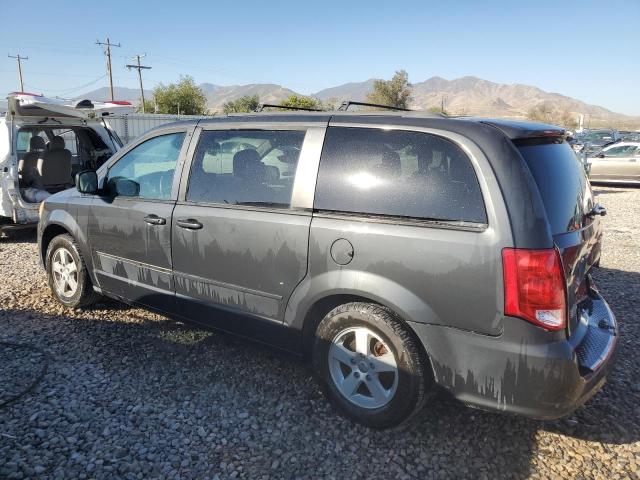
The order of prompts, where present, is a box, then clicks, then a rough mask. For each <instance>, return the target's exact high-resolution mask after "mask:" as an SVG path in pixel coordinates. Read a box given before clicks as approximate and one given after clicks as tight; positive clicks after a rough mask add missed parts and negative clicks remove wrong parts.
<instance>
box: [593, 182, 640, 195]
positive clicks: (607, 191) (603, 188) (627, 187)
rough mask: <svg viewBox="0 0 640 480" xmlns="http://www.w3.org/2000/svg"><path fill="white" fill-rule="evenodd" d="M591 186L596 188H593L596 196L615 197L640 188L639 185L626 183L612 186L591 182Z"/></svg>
mask: <svg viewBox="0 0 640 480" xmlns="http://www.w3.org/2000/svg"><path fill="white" fill-rule="evenodd" d="M591 185H592V186H593V187H594V188H592V190H593V193H594V195H614V194H616V193H625V192H630V191H632V190H633V189H637V188H638V185H634V184H625V183H622V184H618V185H611V184H602V183H597V182H596V183H594V182H591ZM598 187H599V188H598Z"/></svg>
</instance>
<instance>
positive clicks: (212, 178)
mask: <svg viewBox="0 0 640 480" xmlns="http://www.w3.org/2000/svg"><path fill="white" fill-rule="evenodd" d="M296 133H297V132H296ZM298 137H299V138H298ZM218 140H222V141H218ZM301 140H302V136H299V135H293V136H292V137H291V138H289V137H288V136H287V135H286V134H282V136H281V137H279V136H274V137H272V138H266V139H263V138H259V136H257V135H256V138H239V137H235V138H233V137H232V138H228V139H227V138H204V139H203V140H202V141H201V143H200V144H199V146H198V149H197V151H196V154H195V157H194V163H193V167H192V171H191V176H190V183H189V191H188V197H189V199H190V200H193V201H204V202H214V203H231V204H253V203H256V204H257V203H259V204H268V205H271V206H278V205H281V206H283V207H284V206H288V205H289V202H290V197H291V192H292V190H293V180H294V175H295V170H296V166H297V162H298V157H299V155H300V144H301ZM258 199H259V201H256V200H258Z"/></svg>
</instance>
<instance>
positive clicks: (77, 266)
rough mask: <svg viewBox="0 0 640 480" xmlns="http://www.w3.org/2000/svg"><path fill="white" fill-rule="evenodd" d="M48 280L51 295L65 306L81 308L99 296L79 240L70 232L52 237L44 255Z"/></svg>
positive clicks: (92, 302)
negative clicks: (78, 242) (79, 245)
mask: <svg viewBox="0 0 640 480" xmlns="http://www.w3.org/2000/svg"><path fill="white" fill-rule="evenodd" d="M45 258H46V263H45V268H46V271H47V280H48V283H49V288H50V289H51V293H52V294H53V297H54V298H55V299H56V300H57V301H58V302H60V303H61V304H62V305H64V306H65V307H69V308H84V307H88V306H90V305H93V304H94V303H96V302H97V301H98V300H99V299H100V298H101V297H100V295H99V294H97V293H96V292H95V291H94V290H93V284H92V283H91V278H90V277H89V272H88V270H87V265H86V263H85V262H84V259H83V258H82V254H81V253H80V249H79V248H78V244H77V243H76V241H75V240H74V238H73V237H72V236H71V235H69V234H62V235H58V236H57V237H54V238H53V240H51V242H50V243H49V246H48V247H47V254H46V256H45Z"/></svg>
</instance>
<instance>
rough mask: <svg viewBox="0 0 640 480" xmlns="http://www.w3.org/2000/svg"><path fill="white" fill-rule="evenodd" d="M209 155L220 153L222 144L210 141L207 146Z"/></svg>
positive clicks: (206, 151) (206, 150) (206, 149)
mask: <svg viewBox="0 0 640 480" xmlns="http://www.w3.org/2000/svg"><path fill="white" fill-rule="evenodd" d="M205 153H206V154H207V155H211V156H216V155H218V154H219V153H220V144H219V143H218V142H211V143H208V144H207V145H206V147H205Z"/></svg>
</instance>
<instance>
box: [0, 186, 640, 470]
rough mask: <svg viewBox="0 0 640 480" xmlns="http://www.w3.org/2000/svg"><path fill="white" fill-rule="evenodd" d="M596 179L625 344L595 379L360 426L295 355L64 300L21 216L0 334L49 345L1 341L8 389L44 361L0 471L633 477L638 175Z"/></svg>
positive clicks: (5, 248) (637, 451)
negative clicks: (584, 388)
mask: <svg viewBox="0 0 640 480" xmlns="http://www.w3.org/2000/svg"><path fill="white" fill-rule="evenodd" d="M594 190H595V191H596V193H597V195H598V201H599V202H601V203H602V204H604V205H605V206H606V207H607V208H608V210H609V214H608V215H607V216H606V217H605V218H604V222H605V224H606V234H605V240H604V251H603V257H602V264H601V268H600V269H598V270H597V271H596V272H595V274H594V277H595V280H596V283H597V286H598V288H599V289H600V290H601V292H602V293H603V294H604V296H605V297H606V298H607V300H608V301H609V302H610V304H611V306H612V309H613V311H614V313H615V314H616V316H617V318H618V321H619V323H620V326H621V331H622V336H621V340H620V342H621V343H620V351H619V355H618V358H617V363H616V365H615V368H614V370H613V372H612V373H611V375H610V376H609V381H608V383H607V384H606V385H605V386H604V388H603V390H602V391H601V392H599V393H598V394H597V395H596V396H595V397H594V398H592V399H591V400H590V401H589V402H588V403H587V404H586V405H585V406H584V407H581V408H579V409H578V410H577V411H576V412H575V413H574V414H572V415H571V416H569V417H567V418H564V419H561V420H557V421H548V422H539V421H533V420H528V419H524V418H519V417H514V416H506V415H500V414H494V413H485V412H481V411H478V410H471V409H467V408H464V407H462V406H460V405H457V404H455V403H453V402H451V401H449V400H448V399H446V398H445V397H444V396H440V397H439V398H436V399H435V401H434V402H433V403H431V404H430V405H429V406H428V408H426V409H425V411H424V412H423V413H422V414H420V415H419V416H418V417H417V418H415V419H414V421H413V422H412V424H411V425H409V426H407V427H403V428H399V429H395V430H390V431H389V430H388V431H376V430H369V429H366V428H364V427H361V426H359V425H355V424H353V423H351V422H350V421H349V420H346V419H344V418H343V417H341V416H339V415H338V414H337V413H335V412H334V411H333V410H332V409H331V407H330V406H329V405H328V403H327V401H326V400H325V399H324V398H323V397H322V395H321V393H320V391H319V389H318V387H317V386H316V384H315V382H314V380H313V378H312V376H311V374H310V372H309V369H308V367H307V366H306V365H305V364H304V363H303V362H302V361H301V360H299V359H298V358H296V357H294V356H291V355H288V354H285V353H281V352H279V351H276V350H273V349H270V348H267V347H262V346H259V345H256V344H253V343H250V342H247V341H244V340H240V339H236V338H233V337H231V336H228V335H224V334H220V333H214V332H210V331H205V330H202V329H198V328H195V327H191V326H187V325H184V324H181V323H178V322H175V321H172V320H168V319H166V318H164V317H161V316H159V315H155V314H152V313H149V312H147V311H144V310H140V309H135V308H129V307H125V306H123V305H121V304H118V303H115V302H111V301H106V302H104V303H102V304H100V305H98V306H97V307H95V308H92V309H89V310H85V311H70V310H68V309H65V308H63V307H61V306H60V305H58V304H57V303H56V302H55V301H54V300H53V299H52V297H51V296H50V294H49V290H48V287H47V284H46V280H45V275H44V272H43V271H42V269H41V267H40V266H39V264H38V256H37V252H36V244H35V238H34V234H33V232H23V233H19V232H15V233H14V234H12V236H11V237H10V238H8V239H2V240H0V340H5V341H11V342H20V343H25V344H29V345H33V346H36V347H38V348H39V349H41V350H27V349H23V348H20V347H10V346H4V345H0V403H2V402H3V401H5V400H9V399H10V398H11V396H12V395H13V394H15V393H18V392H19V391H21V390H23V389H24V388H26V387H28V386H29V384H30V383H31V381H32V380H33V379H34V378H36V377H37V376H38V375H39V373H40V372H41V369H42V367H43V365H44V364H45V363H46V364H47V366H48V370H47V372H46V373H45V374H44V377H43V379H42V381H41V382H40V383H39V384H38V385H37V386H36V387H35V388H34V389H33V390H32V391H30V392H29V393H28V394H26V395H25V396H23V397H22V398H20V399H18V400H17V401H15V402H14V403H13V404H10V405H8V406H4V407H1V408H0V478H11V479H20V478H53V479H67V478H96V479H102V478H105V479H106V478H129V479H142V478H183V479H186V478H199V479H204V478H210V479H214V478H251V479H255V478H286V479H291V478H320V477H324V478H336V479H342V478H385V479H388V478H407V479H412V478H420V479H423V478H425V479H431V478H474V479H475V478H486V479H493V478H525V477H530V478H560V477H562V478H607V479H616V478H640V323H639V321H638V319H639V318H640V306H639V305H640V302H639V300H640V234H639V233H640V218H639V217H640V215H639V212H640V189H631V188H605V187H594ZM43 352H44V353H43ZM45 355H46V356H45Z"/></svg>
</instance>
